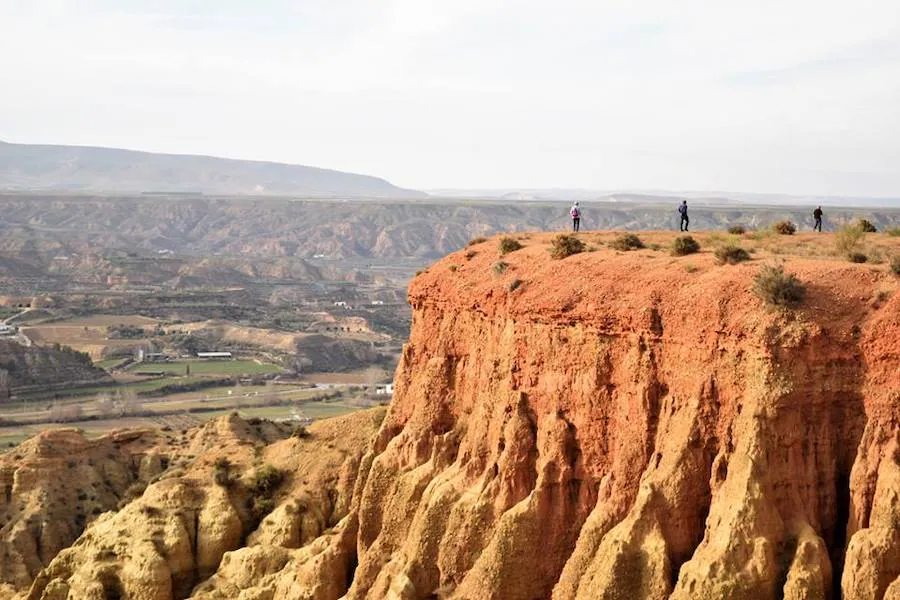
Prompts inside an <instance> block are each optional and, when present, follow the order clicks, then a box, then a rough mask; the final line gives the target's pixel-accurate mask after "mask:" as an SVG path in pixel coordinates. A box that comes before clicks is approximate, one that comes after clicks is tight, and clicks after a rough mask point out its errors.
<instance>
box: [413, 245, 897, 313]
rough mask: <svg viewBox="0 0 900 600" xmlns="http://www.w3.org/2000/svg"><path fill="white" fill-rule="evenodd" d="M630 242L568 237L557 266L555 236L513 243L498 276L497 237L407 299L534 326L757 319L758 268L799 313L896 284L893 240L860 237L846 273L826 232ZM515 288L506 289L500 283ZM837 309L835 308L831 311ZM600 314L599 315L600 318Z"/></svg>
mask: <svg viewBox="0 0 900 600" xmlns="http://www.w3.org/2000/svg"><path fill="white" fill-rule="evenodd" d="M632 233H636V234H637V235H638V237H639V238H640V239H641V241H642V242H643V244H644V246H645V247H644V248H642V249H636V250H631V251H619V250H615V249H613V247H612V243H613V242H614V241H615V240H616V239H617V238H618V237H619V236H620V235H621V234H622V232H615V231H601V232H583V233H580V234H577V235H576V236H575V237H577V239H578V240H580V241H581V242H583V244H584V246H585V251H584V252H582V253H579V254H575V255H572V256H569V257H567V258H564V259H561V260H554V259H553V258H552V257H551V255H550V247H551V243H552V240H553V239H554V238H555V237H556V236H558V235H559V234H558V233H524V234H513V235H512V237H514V238H515V239H516V240H517V241H518V242H520V243H521V244H522V248H521V249H519V250H517V251H515V252H509V253H507V254H505V255H504V256H503V261H504V262H505V263H507V265H508V267H507V268H506V269H505V270H504V272H503V273H499V274H498V273H496V272H495V271H494V270H493V269H492V265H493V264H494V263H496V262H497V260H498V258H499V256H500V250H499V240H500V237H499V236H498V237H495V238H491V239H488V240H485V241H483V242H480V243H476V244H472V245H470V246H468V247H467V248H465V249H463V250H460V251H459V252H455V253H453V254H451V255H449V256H448V257H446V258H444V259H443V260H441V261H439V262H438V263H437V264H435V265H433V266H432V267H431V268H429V269H428V270H427V271H425V272H424V273H422V274H421V275H420V276H418V277H417V278H416V279H415V280H413V282H412V284H411V285H410V298H411V300H412V301H413V303H414V304H416V303H417V302H419V303H429V302H430V303H434V302H438V303H441V302H444V303H451V302H452V303H456V302H461V303H463V304H464V305H467V306H477V307H478V308H479V309H480V310H482V311H483V312H486V313H490V312H492V311H504V312H507V313H508V314H510V315H512V316H516V315H518V316H521V317H527V318H536V319H541V318H544V317H554V318H555V317H559V316H565V318H566V319H578V318H587V319H591V318H602V316H603V315H608V314H609V312H610V310H612V309H615V310H618V311H619V312H620V314H623V315H625V314H627V311H626V309H629V310H632V311H633V309H640V308H647V306H646V305H647V304H648V298H652V299H653V300H652V302H653V303H657V304H660V305H662V306H666V305H668V308H670V309H673V310H674V309H678V308H680V309H681V310H684V311H685V312H690V311H691V310H692V308H691V307H692V306H696V305H703V306H706V307H707V308H708V310H709V311H710V314H714V313H712V311H713V306H714V305H715V304H716V303H718V304H719V305H720V307H719V308H721V307H722V306H723V305H724V304H727V305H728V309H729V311H731V312H738V313H746V314H749V311H755V312H756V313H758V312H759V310H760V308H761V301H760V300H759V299H758V298H757V297H756V296H754V295H753V293H752V291H751V288H752V285H753V276H754V275H755V274H756V273H757V272H758V271H759V268H760V267H761V266H762V265H766V264H780V265H783V266H784V269H785V271H786V272H788V273H794V274H796V275H797V277H798V278H799V279H800V280H801V281H802V282H803V283H804V284H805V285H806V286H807V288H808V290H807V291H808V292H809V293H808V295H807V297H806V299H805V301H804V302H803V305H802V306H801V307H800V308H799V309H798V310H801V311H812V312H817V311H819V312H821V311H824V312H827V311H829V310H833V309H834V308H835V307H836V306H837V305H838V304H840V303H842V302H844V301H846V300H848V299H852V300H854V301H856V302H858V303H860V306H861V307H866V306H868V307H871V306H877V305H881V304H884V301H885V300H886V299H887V298H889V297H892V296H893V295H894V293H895V292H896V291H897V290H898V289H900V277H898V276H896V275H894V274H893V273H892V272H891V268H890V262H891V259H892V257H894V256H900V237H897V236H890V235H888V234H882V233H876V234H867V235H866V236H865V238H864V239H863V241H862V242H861V244H860V246H859V251H860V252H863V253H865V254H866V256H867V258H868V262H867V263H864V264H855V263H852V262H850V261H849V260H848V259H847V256H846V254H845V253H842V252H841V250H839V249H838V246H837V244H836V236H835V234H832V233H798V234H795V235H790V236H788V235H778V234H776V233H774V232H772V231H770V230H767V231H748V232H746V233H744V234H730V233H727V232H724V231H701V232H690V235H691V236H692V237H693V238H694V239H695V240H696V241H697V242H699V244H700V251H699V252H698V253H695V254H690V255H687V256H672V252H671V248H672V243H673V240H674V239H675V238H676V237H679V236H680V235H683V234H680V233H679V232H672V231H651V232H632ZM730 245H733V246H740V247H742V248H744V249H745V250H747V251H748V252H749V253H750V260H749V261H746V262H744V263H741V264H738V265H721V264H718V262H717V261H716V258H715V256H714V252H715V250H716V249H717V248H720V247H723V246H730ZM513 280H516V281H517V284H516V285H515V286H511V285H510V282H511V281H513ZM836 303H837V304H836ZM604 309H606V310H604Z"/></svg>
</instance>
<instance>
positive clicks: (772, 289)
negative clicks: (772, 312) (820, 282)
mask: <svg viewBox="0 0 900 600" xmlns="http://www.w3.org/2000/svg"><path fill="white" fill-rule="evenodd" d="M753 293H754V294H756V295H757V296H759V298H760V299H761V300H763V302H765V303H767V304H771V305H774V306H796V305H798V304H800V303H801V302H803V298H804V297H805V296H806V286H804V285H803V282H802V281H800V280H799V279H797V276H796V275H794V274H793V273H785V272H784V267H783V266H781V265H763V266H762V267H760V269H759V271H758V272H757V273H756V275H755V276H754V277H753Z"/></svg>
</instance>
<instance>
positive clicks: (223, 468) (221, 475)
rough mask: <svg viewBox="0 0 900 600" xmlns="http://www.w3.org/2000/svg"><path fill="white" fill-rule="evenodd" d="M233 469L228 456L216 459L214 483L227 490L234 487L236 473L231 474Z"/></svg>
mask: <svg viewBox="0 0 900 600" xmlns="http://www.w3.org/2000/svg"><path fill="white" fill-rule="evenodd" d="M231 467H232V464H231V461H230V460H228V457H227V456H220V457H219V458H217V459H216V462H215V470H214V471H213V481H215V482H216V485H220V486H222V487H226V488H227V487H231V486H232V485H234V473H232V472H231Z"/></svg>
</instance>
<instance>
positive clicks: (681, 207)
mask: <svg viewBox="0 0 900 600" xmlns="http://www.w3.org/2000/svg"><path fill="white" fill-rule="evenodd" d="M678 212H679V213H681V214H684V213H686V212H687V206H685V205H684V204H679V205H678Z"/></svg>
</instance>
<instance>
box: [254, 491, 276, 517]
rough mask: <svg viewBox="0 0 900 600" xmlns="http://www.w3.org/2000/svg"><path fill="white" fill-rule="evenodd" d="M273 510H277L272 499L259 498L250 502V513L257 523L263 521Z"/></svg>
mask: <svg viewBox="0 0 900 600" xmlns="http://www.w3.org/2000/svg"><path fill="white" fill-rule="evenodd" d="M273 510H275V501H274V500H273V499H271V498H263V497H258V496H257V497H254V498H253V499H251V500H250V513H251V514H252V515H253V518H254V519H256V520H257V521H262V520H263V519H264V518H265V516H266V515H268V514H269V513H270V512H272V511H273Z"/></svg>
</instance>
